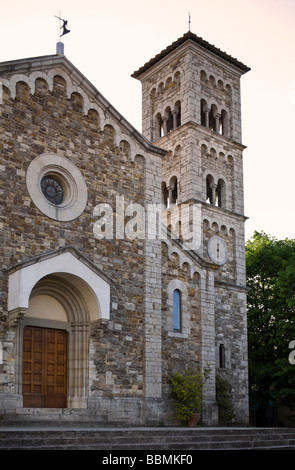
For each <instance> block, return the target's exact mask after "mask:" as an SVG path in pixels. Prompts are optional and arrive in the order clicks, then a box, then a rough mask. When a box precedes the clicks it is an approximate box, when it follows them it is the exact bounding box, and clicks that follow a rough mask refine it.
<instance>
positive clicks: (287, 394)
mask: <svg viewBox="0 0 295 470" xmlns="http://www.w3.org/2000/svg"><path fill="white" fill-rule="evenodd" d="M246 266H247V286H248V287H249V288H250V290H249V293H248V335H249V382H250V400H252V402H254V403H264V404H267V402H268V398H269V396H272V397H274V399H275V401H276V403H277V404H280V405H286V406H288V407H290V408H291V409H295V365H292V364H291V363H290V361H289V354H290V353H291V351H292V350H290V348H289V343H290V341H291V340H295V240H288V239H285V240H276V239H275V238H273V237H270V236H268V235H266V234H265V233H264V232H262V233H259V232H254V235H253V237H252V238H251V239H250V240H249V241H248V242H247V244H246Z"/></svg>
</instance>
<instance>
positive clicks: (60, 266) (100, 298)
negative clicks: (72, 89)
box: [8, 252, 110, 321]
mask: <svg viewBox="0 0 295 470" xmlns="http://www.w3.org/2000/svg"><path fill="white" fill-rule="evenodd" d="M59 273H64V274H68V275H73V276H75V278H74V279H75V280H76V285H77V286H78V284H79V288H80V291H81V293H82V295H83V297H84V298H86V304H87V305H88V310H91V311H90V312H89V314H90V320H91V321H95V320H99V319H106V320H108V319H109V318H110V285H109V284H108V283H107V282H106V281H105V280H104V279H103V278H102V277H100V276H99V275H98V274H96V273H95V272H94V271H93V270H92V269H90V268H89V267H88V266H86V265H85V264H84V263H82V262H81V261H80V260H78V259H77V258H76V257H75V256H74V255H72V253H70V252H66V253H62V254H59V255H56V256H53V257H50V258H47V259H44V260H42V261H39V262H36V263H33V264H30V265H29V266H25V267H22V268H20V269H18V270H16V271H14V272H12V273H11V274H10V275H9V278H8V311H9V312H10V311H14V310H15V309H27V308H28V307H29V299H30V295H31V292H32V290H33V288H34V286H35V285H36V283H37V282H38V281H39V280H40V279H42V278H43V277H45V276H48V275H50V274H55V275H58V274H59ZM90 306H91V308H89V307H90Z"/></svg>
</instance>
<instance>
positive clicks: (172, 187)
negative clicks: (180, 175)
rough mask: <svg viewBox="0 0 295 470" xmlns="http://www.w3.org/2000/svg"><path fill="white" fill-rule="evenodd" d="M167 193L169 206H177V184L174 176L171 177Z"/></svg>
mask: <svg viewBox="0 0 295 470" xmlns="http://www.w3.org/2000/svg"><path fill="white" fill-rule="evenodd" d="M168 193H169V206H171V204H177V198H178V184H177V178H176V176H173V177H172V178H171V180H170V182H169V187H168Z"/></svg>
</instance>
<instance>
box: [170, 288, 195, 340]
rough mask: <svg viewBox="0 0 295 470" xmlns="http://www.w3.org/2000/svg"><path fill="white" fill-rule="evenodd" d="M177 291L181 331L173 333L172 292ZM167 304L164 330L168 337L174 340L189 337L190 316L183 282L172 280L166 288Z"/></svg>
mask: <svg viewBox="0 0 295 470" xmlns="http://www.w3.org/2000/svg"><path fill="white" fill-rule="evenodd" d="M175 289H178V290H179V291H180V292H181V308H180V311H181V331H180V332H174V331H173V292H174V291H175ZM167 304H168V316H167V319H166V328H167V330H168V336H174V337H176V338H188V337H189V335H190V314H189V309H188V292H187V287H186V285H185V283H184V282H183V281H180V280H179V279H173V280H172V281H170V282H169V284H168V286H167Z"/></svg>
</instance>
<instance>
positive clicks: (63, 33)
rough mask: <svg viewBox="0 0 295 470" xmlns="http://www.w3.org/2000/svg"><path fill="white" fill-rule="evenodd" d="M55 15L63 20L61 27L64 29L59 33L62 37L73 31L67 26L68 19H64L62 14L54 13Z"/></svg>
mask: <svg viewBox="0 0 295 470" xmlns="http://www.w3.org/2000/svg"><path fill="white" fill-rule="evenodd" d="M54 16H55V18H58V19H59V20H60V22H61V21H62V22H63V24H62V26H60V23H59V29H62V32H61V31H60V33H59V37H60V38H61V37H62V36H64V35H65V34H68V33H70V32H71V31H70V30H69V29H68V28H67V24H68V20H63V19H62V18H61V17H60V16H56V15H54Z"/></svg>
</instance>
